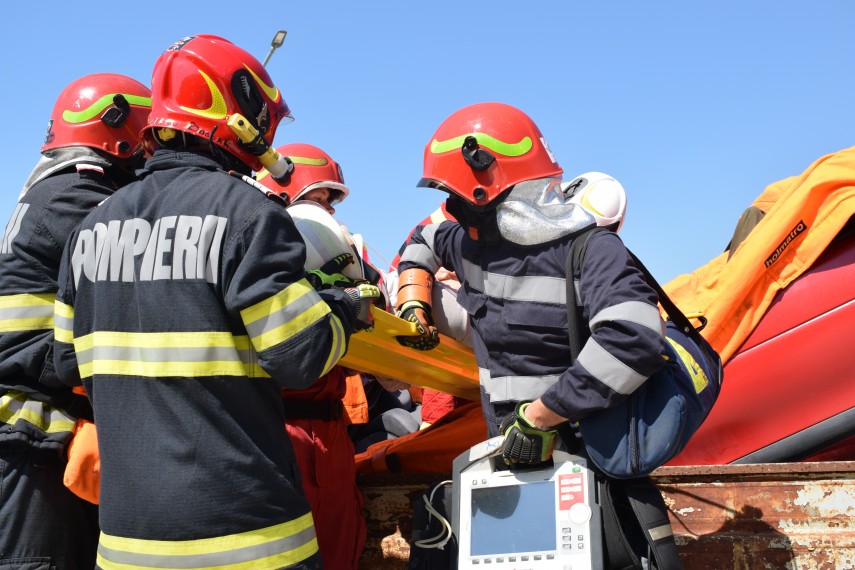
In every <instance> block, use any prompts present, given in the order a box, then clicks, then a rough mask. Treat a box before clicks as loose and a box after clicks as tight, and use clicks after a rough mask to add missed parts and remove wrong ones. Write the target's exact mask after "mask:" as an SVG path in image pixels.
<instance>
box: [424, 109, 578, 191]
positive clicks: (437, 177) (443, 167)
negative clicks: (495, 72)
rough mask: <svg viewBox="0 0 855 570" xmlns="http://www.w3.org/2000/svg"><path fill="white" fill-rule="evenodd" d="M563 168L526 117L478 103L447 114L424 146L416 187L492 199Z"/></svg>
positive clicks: (514, 110)
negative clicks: (517, 185) (522, 183)
mask: <svg viewBox="0 0 855 570" xmlns="http://www.w3.org/2000/svg"><path fill="white" fill-rule="evenodd" d="M562 172H563V170H562V169H561V167H560V166H558V162H557V161H556V160H555V157H554V156H553V155H552V151H550V150H549V146H548V145H547V144H546V141H545V140H544V138H543V135H542V134H541V133H540V129H538V128H537V125H535V124H534V121H532V120H531V119H530V118H529V117H528V115H526V114H525V113H523V112H522V111H520V110H519V109H517V108H515V107H511V106H510V105H504V104H502V103H478V104H476V105H470V106H469V107H464V108H463V109H460V110H459V111H457V112H456V113H454V114H452V115H451V116H450V117H448V118H447V119H446V120H445V121H444V122H443V123H442V124H441V125H440V126H439V128H438V129H437V130H436V133H434V135H433V138H432V139H431V142H430V143H428V145H427V146H426V147H425V158H424V177H423V178H422V179H421V180H419V183H418V185H419V186H427V187H430V188H439V189H442V190H445V191H448V192H453V193H454V194H457V195H458V196H460V197H461V198H463V199H464V200H466V201H467V202H469V203H470V204H474V205H476V206H484V205H487V204H489V203H491V202H492V201H493V200H495V199H496V198H497V197H499V196H500V195H501V194H502V193H503V192H505V191H506V190H508V189H509V188H511V187H512V186H513V185H514V184H517V183H519V182H522V181H524V180H533V179H536V178H544V177H547V176H559V175H561V173H562Z"/></svg>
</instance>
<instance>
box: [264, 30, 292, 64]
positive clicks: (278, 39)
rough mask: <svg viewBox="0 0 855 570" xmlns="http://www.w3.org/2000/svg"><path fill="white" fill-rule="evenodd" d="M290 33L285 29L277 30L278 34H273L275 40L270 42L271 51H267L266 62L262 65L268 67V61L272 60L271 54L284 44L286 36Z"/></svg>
mask: <svg viewBox="0 0 855 570" xmlns="http://www.w3.org/2000/svg"><path fill="white" fill-rule="evenodd" d="M287 34H288V32H286V31H285V30H279V31H278V32H276V35H275V36H273V41H271V42H270V51H269V52H267V57H265V58H264V63H262V64H261V65H262V66H264V67H266V66H267V62H268V61H270V56H272V55H273V52H274V51H276V50H277V49H279V48H281V47H282V44H283V43H285V36H286V35H287Z"/></svg>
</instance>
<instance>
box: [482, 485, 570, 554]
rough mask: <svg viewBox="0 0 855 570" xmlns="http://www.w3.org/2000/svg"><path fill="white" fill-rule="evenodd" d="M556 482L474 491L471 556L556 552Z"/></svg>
mask: <svg viewBox="0 0 855 570" xmlns="http://www.w3.org/2000/svg"><path fill="white" fill-rule="evenodd" d="M555 535H556V523H555V483H554V482H552V481H541V482H537V483H528V484H525V485H508V486H505V487H490V488H484V489H472V538H471V542H470V545H471V547H470V552H469V554H470V555H471V556H482V555H490V554H508V553H514V552H544V551H549V550H555V548H556V546H555Z"/></svg>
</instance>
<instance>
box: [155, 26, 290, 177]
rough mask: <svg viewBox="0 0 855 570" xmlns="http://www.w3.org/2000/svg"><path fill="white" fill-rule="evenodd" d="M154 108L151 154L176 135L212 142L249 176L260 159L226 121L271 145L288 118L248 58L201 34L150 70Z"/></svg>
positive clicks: (274, 92)
mask: <svg viewBox="0 0 855 570" xmlns="http://www.w3.org/2000/svg"><path fill="white" fill-rule="evenodd" d="M151 84H152V89H151V91H152V105H151V115H150V116H149V119H148V127H147V128H146V129H145V131H144V132H143V136H144V142H145V144H146V145H147V146H149V148H150V149H152V150H153V149H154V148H157V146H158V141H160V142H166V141H168V140H170V139H172V138H174V136H175V131H184V132H186V133H190V134H193V135H196V136H197V137H199V138H202V139H205V140H210V141H211V142H213V143H214V144H216V145H217V146H219V147H221V148H223V149H225V150H226V151H228V152H229V153H231V154H232V155H233V156H235V157H237V158H238V159H239V160H240V161H241V162H242V163H244V164H245V165H247V166H248V167H250V168H251V169H252V170H261V168H262V165H261V162H259V160H258V157H257V156H256V155H255V154H253V153H252V152H250V150H249V149H248V147H246V146H244V145H243V143H241V142H240V139H239V138H238V136H237V135H236V134H235V133H234V131H232V130H231V128H230V127H229V126H228V124H227V121H228V118H229V116H230V115H232V114H235V113H239V114H241V115H243V116H244V117H245V118H246V119H247V120H248V121H249V122H250V123H251V124H252V126H253V127H255V129H256V130H258V132H259V134H260V135H262V136H263V137H264V138H265V139H266V140H267V141H272V140H273V137H274V135H275V134H276V127H277V126H278V125H279V122H280V121H282V119H284V118H286V117H290V116H291V111H290V110H289V109H288V105H287V104H286V103H285V100H284V99H283V98H282V93H281V92H280V91H279V89H277V88H276V87H275V86H274V85H273V81H272V80H271V79H270V76H269V75H268V74H267V71H266V70H265V69H264V66H262V65H261V63H259V61H258V60H257V59H255V58H254V57H253V56H252V55H250V54H249V53H247V52H246V51H244V50H243V49H241V48H239V47H237V46H236V45H234V44H233V43H231V42H230V41H228V40H226V39H223V38H221V37H218V36H212V35H204V34H200V35H198V36H189V37H186V38H183V39H181V40H179V41H178V42H176V43H174V44H173V45H172V46H170V47H169V48H168V49H167V50H166V51H165V52H164V53H163V54H161V56H160V57H159V58H158V59H157V61H156V62H155V64H154V71H153V72H152V78H151Z"/></svg>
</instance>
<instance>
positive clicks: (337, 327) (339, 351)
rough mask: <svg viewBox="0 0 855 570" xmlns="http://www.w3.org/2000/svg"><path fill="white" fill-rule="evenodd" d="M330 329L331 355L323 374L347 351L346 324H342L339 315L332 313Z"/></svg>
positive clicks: (325, 364)
mask: <svg viewBox="0 0 855 570" xmlns="http://www.w3.org/2000/svg"><path fill="white" fill-rule="evenodd" d="M330 330H331V332H332V347H331V348H330V355H329V357H328V358H327V361H326V362H325V363H324V370H323V372H321V376H323V375H324V374H326V373H327V372H329V371H330V370H332V368H333V366H335V365H336V363H338V361H339V360H341V357H342V356H344V353H345V352H347V336H346V335H345V333H344V325H342V324H341V321H340V320H339V318H338V317H337V316H335V315H332V314H331V315H330Z"/></svg>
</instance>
